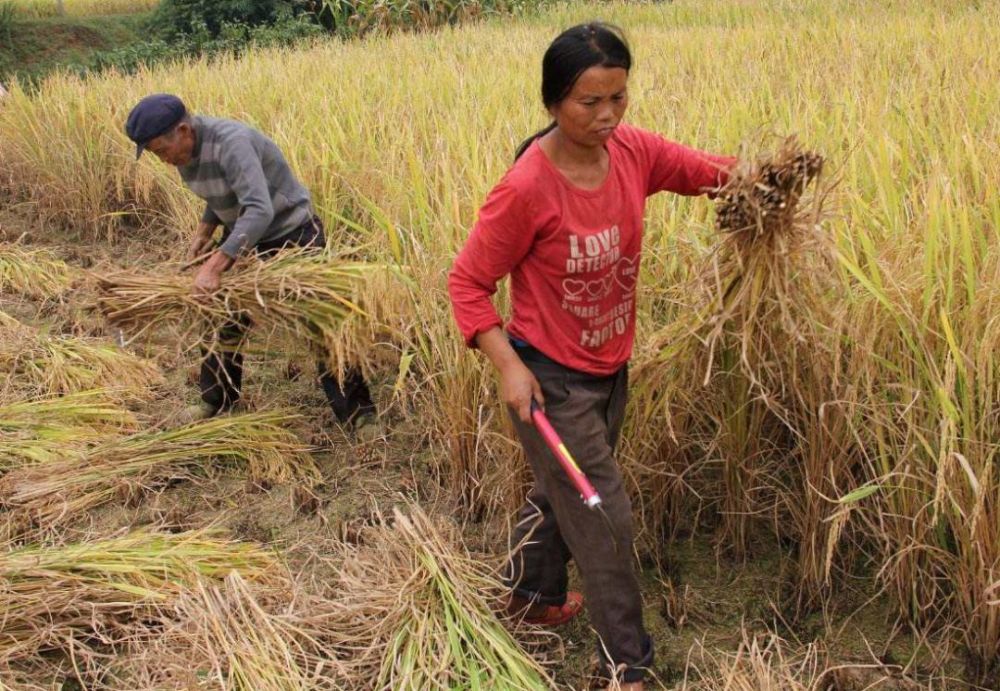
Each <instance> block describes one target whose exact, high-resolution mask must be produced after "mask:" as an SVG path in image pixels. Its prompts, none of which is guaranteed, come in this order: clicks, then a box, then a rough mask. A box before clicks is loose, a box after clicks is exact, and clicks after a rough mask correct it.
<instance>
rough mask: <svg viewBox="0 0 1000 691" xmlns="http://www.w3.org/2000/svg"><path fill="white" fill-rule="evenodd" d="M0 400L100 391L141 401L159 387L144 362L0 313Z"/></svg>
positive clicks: (154, 371) (154, 368)
mask: <svg viewBox="0 0 1000 691" xmlns="http://www.w3.org/2000/svg"><path fill="white" fill-rule="evenodd" d="M0 372H3V373H5V374H4V375H0V376H3V377H4V378H3V379H0V397H9V396H12V395H16V396H18V397H30V396H44V395H54V394H66V393H75V392H80V391H87V390H92V389H104V390H105V391H107V392H108V393H109V394H112V393H114V394H115V395H116V396H118V397H121V398H132V397H137V398H141V397H146V396H149V395H151V394H152V387H155V386H157V385H160V384H162V383H163V374H162V373H161V372H160V370H159V368H158V367H157V366H156V365H155V364H154V363H152V362H150V361H148V360H143V359H142V358H139V357H136V356H135V355H133V354H131V353H128V352H125V351H123V350H121V349H119V348H116V347H114V346H111V345H108V344H105V343H101V342H99V341H95V340H93V339H81V338H74V337H69V336H51V335H48V334H45V333H42V332H40V331H38V330H37V329H34V328H32V327H30V326H28V325H26V324H21V323H20V322H18V321H16V320H14V319H13V318H11V317H8V316H6V315H4V314H2V313H0Z"/></svg>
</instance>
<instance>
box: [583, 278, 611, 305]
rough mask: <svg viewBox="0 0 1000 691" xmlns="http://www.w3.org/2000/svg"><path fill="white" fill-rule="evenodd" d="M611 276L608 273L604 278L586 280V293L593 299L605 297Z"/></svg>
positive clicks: (609, 286) (608, 291)
mask: <svg viewBox="0 0 1000 691" xmlns="http://www.w3.org/2000/svg"><path fill="white" fill-rule="evenodd" d="M613 278H614V277H613V276H611V275H610V274H609V275H607V276H605V277H604V278H599V279H595V280H593V281H587V295H589V296H590V297H591V298H593V299H594V300H598V299H600V298H604V297H607V295H608V293H610V292H611V281H612V279H613Z"/></svg>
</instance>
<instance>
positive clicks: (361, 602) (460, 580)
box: [324, 507, 552, 691]
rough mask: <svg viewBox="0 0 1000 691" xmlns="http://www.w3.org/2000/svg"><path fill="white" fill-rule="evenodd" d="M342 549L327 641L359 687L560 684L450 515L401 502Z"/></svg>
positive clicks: (529, 686)
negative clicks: (512, 626)
mask: <svg viewBox="0 0 1000 691" xmlns="http://www.w3.org/2000/svg"><path fill="white" fill-rule="evenodd" d="M339 556H340V557H342V559H340V560H339V563H338V565H336V567H335V568H336V571H337V574H336V577H335V578H334V580H333V582H332V583H331V584H330V589H329V592H328V594H327V595H326V597H327V598H328V599H329V603H328V605H327V609H326V611H325V612H324V617H325V618H326V621H327V636H326V644H327V645H328V646H330V647H329V649H330V650H334V651H336V653H337V656H338V659H339V660H340V661H341V662H342V663H343V665H344V667H345V670H346V671H347V672H348V673H349V674H350V679H351V683H352V686H351V688H358V689H362V688H364V689H386V690H388V689H404V690H407V691H417V689H453V688H483V689H546V688H551V687H552V681H551V679H550V678H549V677H548V675H547V673H546V672H545V670H544V669H543V668H542V667H541V666H540V665H539V663H538V662H536V661H534V660H532V658H531V657H529V656H528V655H527V654H526V653H525V652H524V651H523V650H522V649H521V648H520V647H519V645H518V643H517V642H516V641H515V639H514V638H513V637H512V636H511V634H510V633H509V632H508V631H507V629H506V628H505V627H504V625H503V623H502V622H501V621H500V620H499V619H498V618H497V615H496V614H495V613H494V611H495V610H498V609H499V608H500V607H502V605H501V603H500V599H501V598H500V594H501V592H502V586H501V585H500V583H499V582H498V581H497V580H495V577H494V575H493V574H492V573H491V572H490V571H489V569H488V568H487V567H486V566H485V565H484V564H483V563H482V562H480V561H478V560H476V559H474V558H473V557H471V556H470V555H469V554H468V552H467V551H466V550H465V549H464V548H463V547H462V545H461V543H460V541H459V538H458V537H457V535H456V534H455V531H454V529H453V528H452V527H450V526H449V525H448V524H445V523H441V522H438V521H434V520H431V519H430V518H428V517H427V516H426V515H425V514H424V513H423V512H422V511H420V510H419V509H418V508H416V507H411V508H410V510H409V512H408V514H403V513H402V512H401V511H400V510H399V509H395V510H394V512H393V517H392V523H391V525H390V524H389V523H385V522H383V523H380V524H377V525H375V526H371V527H369V528H365V529H363V531H362V534H361V535H360V540H359V544H358V545H346V544H345V546H344V551H343V554H342V555H339ZM536 638H538V637H537V636H536ZM528 640H530V639H528ZM536 642H537V641H536Z"/></svg>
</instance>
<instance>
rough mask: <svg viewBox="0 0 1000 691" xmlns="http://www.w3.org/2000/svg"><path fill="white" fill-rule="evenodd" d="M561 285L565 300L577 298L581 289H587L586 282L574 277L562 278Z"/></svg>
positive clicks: (581, 292)
mask: <svg viewBox="0 0 1000 691" xmlns="http://www.w3.org/2000/svg"><path fill="white" fill-rule="evenodd" d="M562 287H563V295H564V296H565V297H566V299H567V300H579V299H580V296H581V295H582V294H583V291H584V290H586V289H587V282H586V281H581V280H579V279H576V278H564V279H563V282H562Z"/></svg>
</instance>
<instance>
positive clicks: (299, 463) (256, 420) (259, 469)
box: [0, 412, 320, 530]
mask: <svg viewBox="0 0 1000 691" xmlns="http://www.w3.org/2000/svg"><path fill="white" fill-rule="evenodd" d="M294 419H295V416H293V415H289V414H287V413H282V412H259V413H248V414H245V415H233V416H222V417H216V418H211V419H208V420H202V421H199V422H196V423H192V424H190V425H186V426H184V427H178V428H176V429H168V430H156V431H152V432H142V433H138V434H133V435H130V436H125V437H120V438H117V439H109V440H107V441H103V442H101V443H98V444H96V445H94V446H91V447H87V448H83V449H79V450H76V451H75V452H74V451H68V452H67V453H66V454H65V455H64V456H63V457H62V458H59V459H55V460H52V461H50V462H48V463H45V464H42V465H29V466H24V467H21V468H19V469H17V470H15V471H12V472H10V473H8V474H7V475H6V476H4V477H2V478H0V505H2V506H4V507H6V509H7V511H8V518H9V519H10V522H11V523H12V524H14V525H16V526H18V527H20V528H21V529H27V528H28V527H29V526H30V525H32V524H33V525H35V526H37V527H38V528H39V529H42V530H52V529H54V528H56V527H59V526H62V525H64V524H66V523H69V522H73V521H76V520H79V517H80V514H82V513H83V512H86V511H89V510H91V509H94V508H96V507H98V506H102V505H104V504H107V503H108V502H111V501H114V500H115V499H120V498H122V497H124V498H126V499H128V498H132V497H135V496H136V494H137V493H140V492H141V491H142V490H144V489H149V488H152V487H158V486H162V485H163V484H165V483H167V482H169V481H170V480H172V479H175V478H190V477H192V474H193V473H197V472H198V471H199V470H202V469H204V468H210V467H211V464H212V463H215V462H220V461H221V462H226V463H233V464H237V465H239V466H245V468H246V471H247V473H248V475H249V477H250V479H251V480H252V481H254V482H257V483H261V484H266V483H271V482H297V483H302V484H305V485H307V486H313V485H315V484H317V483H318V482H319V480H320V474H319V470H318V468H317V467H316V464H315V462H314V461H313V459H312V457H311V455H310V454H309V453H308V448H307V447H306V446H304V445H303V444H302V443H301V442H300V441H299V440H298V439H297V438H296V436H295V435H294V434H293V433H291V432H289V431H288V430H286V429H284V427H283V425H285V424H288V423H289V422H291V421H292V420H294Z"/></svg>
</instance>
